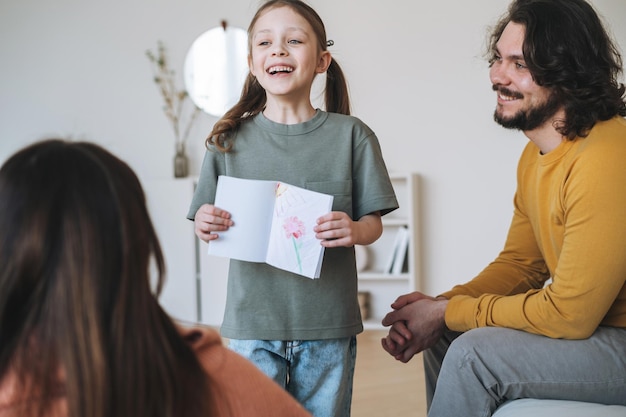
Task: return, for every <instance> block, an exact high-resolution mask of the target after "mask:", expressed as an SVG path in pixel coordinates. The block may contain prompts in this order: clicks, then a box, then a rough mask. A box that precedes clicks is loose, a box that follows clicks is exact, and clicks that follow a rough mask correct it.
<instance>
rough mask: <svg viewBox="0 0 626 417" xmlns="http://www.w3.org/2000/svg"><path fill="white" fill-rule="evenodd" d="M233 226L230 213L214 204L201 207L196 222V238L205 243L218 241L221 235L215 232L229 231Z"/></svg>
mask: <svg viewBox="0 0 626 417" xmlns="http://www.w3.org/2000/svg"><path fill="white" fill-rule="evenodd" d="M233 224H234V223H233V221H232V220H231V219H230V213H229V212H227V211H225V210H222V209H220V208H217V207H215V206H214V205H212V204H203V205H202V206H200V208H199V209H198V211H197V212H196V216H195V220H194V226H195V232H196V236H198V237H199V238H200V239H201V240H203V241H205V242H209V241H211V240H215V239H217V238H218V237H219V235H218V234H217V233H215V232H223V231H224V230H228V228H229V227H230V226H232V225H233Z"/></svg>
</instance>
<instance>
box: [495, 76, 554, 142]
mask: <svg viewBox="0 0 626 417" xmlns="http://www.w3.org/2000/svg"><path fill="white" fill-rule="evenodd" d="M493 90H494V91H500V92H502V94H503V95H506V96H511V97H515V98H520V99H521V98H523V96H522V95H521V94H520V93H516V92H513V91H511V90H509V89H507V88H504V87H499V86H497V85H494V86H493ZM560 108H561V102H560V100H559V98H558V97H557V95H556V94H555V93H554V92H551V93H550V95H549V96H548V98H547V99H546V100H545V101H544V102H542V103H539V104H537V105H534V106H531V107H530V108H528V109H522V110H520V111H518V112H517V113H516V114H514V115H513V116H510V117H504V116H502V115H501V114H498V109H496V110H495V112H494V113H493V119H494V120H495V121H496V122H497V123H498V124H500V125H501V126H502V127H505V128H507V129H517V130H521V131H529V130H534V129H536V128H538V127H539V126H541V125H543V124H544V123H545V122H547V121H548V120H549V119H550V118H551V117H552V116H554V115H555V114H556V112H557V111H558V110H559V109H560Z"/></svg>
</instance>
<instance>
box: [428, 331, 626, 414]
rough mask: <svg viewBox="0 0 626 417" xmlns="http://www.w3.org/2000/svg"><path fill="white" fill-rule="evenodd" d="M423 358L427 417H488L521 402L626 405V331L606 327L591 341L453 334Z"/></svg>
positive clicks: (509, 334) (505, 333) (510, 333)
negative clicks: (545, 400) (544, 400)
mask: <svg viewBox="0 0 626 417" xmlns="http://www.w3.org/2000/svg"><path fill="white" fill-rule="evenodd" d="M423 357H424V368H425V376H426V395H427V406H428V417H456V416H463V417H482V416H485V417H487V416H491V415H492V414H493V413H494V412H495V410H496V408H498V407H499V406H500V405H501V404H502V403H504V402H505V401H507V400H511V399H516V398H550V399H560V400H576V401H587V402H593V403H602V404H619V405H626V329H620V328H614V327H600V328H598V330H596V332H595V333H594V334H593V335H592V336H591V337H590V338H588V339H584V340H563V339H551V338H548V337H544V336H537V335H534V334H530V333H526V332H523V331H519V330H511V329H504V328H498V327H486V328H479V329H475V330H470V331H468V332H466V333H456V332H450V331H447V332H446V333H445V334H444V336H443V337H442V338H441V340H440V341H439V343H438V344H437V345H435V346H433V347H432V348H431V349H428V350H426V351H424V355H423Z"/></svg>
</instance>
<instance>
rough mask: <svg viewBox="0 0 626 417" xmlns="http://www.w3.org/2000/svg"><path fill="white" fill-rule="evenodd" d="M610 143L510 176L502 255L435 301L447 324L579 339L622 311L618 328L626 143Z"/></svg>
mask: <svg viewBox="0 0 626 417" xmlns="http://www.w3.org/2000/svg"><path fill="white" fill-rule="evenodd" d="M605 136H606V135H605ZM608 136H609V137H598V138H597V139H592V140H589V141H582V142H580V143H578V144H577V145H576V146H573V145H572V146H571V148H570V149H569V151H568V152H563V154H562V155H558V156H559V157H560V158H561V160H560V161H556V160H555V161H553V162H554V164H552V165H549V164H544V165H545V166H540V167H539V168H537V167H533V168H532V170H533V171H534V173H532V174H530V175H528V171H530V170H525V169H521V170H519V171H518V193H517V194H516V210H515V215H514V219H513V222H512V225H511V229H510V231H509V236H508V239H507V243H506V245H505V249H504V250H503V252H502V253H501V254H500V256H499V257H498V258H497V259H496V261H495V262H494V263H492V264H491V265H489V266H488V267H487V268H486V269H485V270H484V271H483V272H481V274H479V275H478V277H476V278H475V279H474V280H473V281H471V282H470V283H468V284H466V285H464V286H459V287H457V288H454V289H453V290H452V291H450V292H448V293H445V294H443V295H444V296H446V297H447V298H450V302H449V303H448V308H447V311H446V324H447V325H448V327H450V328H451V329H453V330H457V331H466V330H469V329H472V328H476V327H483V326H498V327H507V328H513V329H519V330H524V331H528V332H530V333H536V334H542V335H545V336H549V337H555V338H566V339H581V338H587V337H589V336H590V335H591V334H592V333H593V332H594V331H595V329H596V328H597V327H598V326H599V325H600V324H602V323H603V322H604V321H607V320H608V319H607V317H611V311H612V310H615V311H616V312H620V311H621V313H619V314H618V316H617V318H615V319H614V320H615V321H614V322H613V323H611V324H612V325H615V324H617V325H621V326H626V322H624V319H626V317H625V316H624V314H623V312H624V308H623V307H624V301H626V300H625V299H624V295H625V294H624V292H625V290H624V284H625V280H626V257H625V256H624V253H625V252H626V233H624V230H623V227H624V226H623V225H624V224H626V187H625V186H624V184H626V164H624V163H623V155H624V154H625V152H626V146H625V145H624V144H626V137H624V136H625V135H624V134H623V133H622V134H621V135H617V136H619V137H615V136H614V137H611V135H608ZM600 139H601V140H600ZM588 145H589V146H588ZM568 146H569V144H568ZM587 147H588V148H589V149H586V148H587ZM547 155H550V154H547ZM522 158H524V156H523V157H522ZM544 162H545V161H544ZM538 165H540V164H538ZM555 167H556V168H555ZM550 277H551V278H552V283H550V284H549V285H546V286H545V287H544V286H543V283H544V281H545V280H546V279H547V278H550ZM620 305H621V307H620ZM613 317H616V316H615V315H614V316H613Z"/></svg>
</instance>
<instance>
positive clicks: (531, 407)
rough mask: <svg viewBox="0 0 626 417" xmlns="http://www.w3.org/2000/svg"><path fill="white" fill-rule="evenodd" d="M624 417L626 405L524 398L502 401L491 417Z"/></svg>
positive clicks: (625, 416)
mask: <svg viewBox="0 0 626 417" xmlns="http://www.w3.org/2000/svg"><path fill="white" fill-rule="evenodd" d="M527 416H532V417H554V416H567V417H626V406H620V405H603V404H592V403H585V402H579V401H561V400H537V399H532V398H524V399H520V400H513V401H508V402H506V403H504V404H503V405H502V406H501V407H499V408H498V409H497V410H496V412H495V413H494V414H493V417H527Z"/></svg>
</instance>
